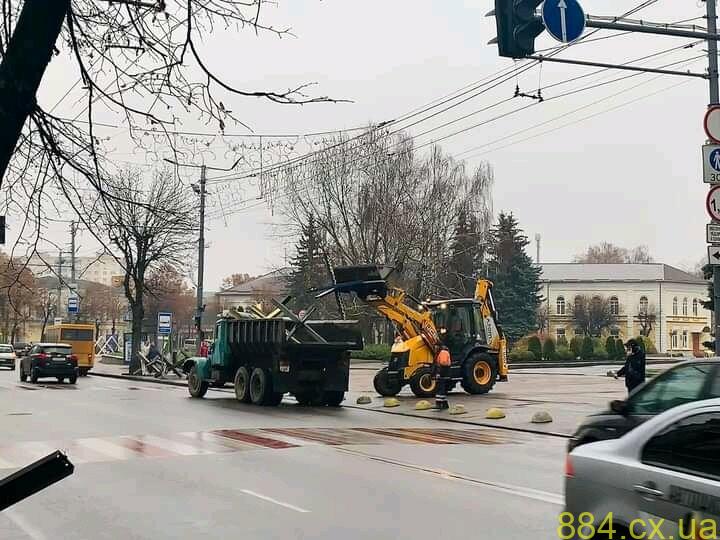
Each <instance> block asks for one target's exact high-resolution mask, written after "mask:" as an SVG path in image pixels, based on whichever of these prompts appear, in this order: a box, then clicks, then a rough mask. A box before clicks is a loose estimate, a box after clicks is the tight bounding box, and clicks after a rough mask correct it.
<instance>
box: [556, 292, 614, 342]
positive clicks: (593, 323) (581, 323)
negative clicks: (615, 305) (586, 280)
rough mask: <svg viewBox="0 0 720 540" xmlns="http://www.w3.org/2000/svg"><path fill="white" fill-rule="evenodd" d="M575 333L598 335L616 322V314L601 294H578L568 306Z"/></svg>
mask: <svg viewBox="0 0 720 540" xmlns="http://www.w3.org/2000/svg"><path fill="white" fill-rule="evenodd" d="M568 307H569V311H570V315H571V316H572V320H573V324H574V325H575V330H576V333H578V334H582V335H585V336H593V337H596V336H598V337H599V336H600V335H602V333H603V331H606V330H610V329H611V328H613V327H614V326H615V325H616V324H617V315H615V313H613V310H612V309H611V307H610V300H609V299H608V298H603V297H601V296H592V297H591V296H587V295H578V296H576V297H575V301H574V303H572V304H570V305H569V306H568Z"/></svg>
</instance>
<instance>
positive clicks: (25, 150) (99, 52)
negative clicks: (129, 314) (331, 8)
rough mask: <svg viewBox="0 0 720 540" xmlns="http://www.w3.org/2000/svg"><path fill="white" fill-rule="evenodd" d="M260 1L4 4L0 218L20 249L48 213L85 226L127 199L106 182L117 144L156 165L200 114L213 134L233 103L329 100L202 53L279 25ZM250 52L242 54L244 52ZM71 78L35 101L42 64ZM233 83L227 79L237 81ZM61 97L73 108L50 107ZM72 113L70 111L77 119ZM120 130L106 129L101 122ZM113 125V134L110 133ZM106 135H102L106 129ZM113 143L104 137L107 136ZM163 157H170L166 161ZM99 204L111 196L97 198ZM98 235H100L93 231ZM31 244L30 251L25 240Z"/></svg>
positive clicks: (228, 120)
mask: <svg viewBox="0 0 720 540" xmlns="http://www.w3.org/2000/svg"><path fill="white" fill-rule="evenodd" d="M267 3H268V0H186V1H184V2H176V1H172V2H171V1H166V0H114V1H109V2H108V1H107V0H24V1H21V0H6V1H3V2H2V4H1V5H0V15H1V16H2V24H0V123H1V124H2V126H3V129H2V130H1V131H0V187H2V188H3V191H4V194H5V195H6V197H3V200H4V201H5V202H4V203H3V205H4V206H5V207H4V208H0V211H2V213H6V214H8V215H10V216H16V217H22V219H23V220H24V222H23V223H21V224H20V225H18V224H17V223H15V230H16V231H17V233H18V235H19V236H20V244H23V245H24V246H25V248H26V253H25V255H26V256H28V257H29V256H31V255H33V254H34V253H35V251H36V247H35V246H36V245H37V242H38V240H39V239H40V238H42V235H43V229H44V225H45V219H46V217H47V216H48V214H58V213H63V214H64V215H67V213H68V211H67V208H61V207H60V208H59V205H60V203H59V201H64V203H62V204H63V205H65V206H69V207H70V208H71V210H73V211H75V212H76V213H77V216H78V218H79V220H80V221H81V222H82V223H83V224H84V225H85V228H86V229H88V230H89V231H90V232H91V233H94V232H95V228H94V227H93V226H92V225H93V224H92V223H91V222H90V220H91V219H92V218H91V217H90V216H92V215H93V212H94V211H95V207H94V206H92V205H91V206H89V207H88V206H85V205H84V203H85V202H86V201H87V198H86V197H83V196H81V195H84V194H85V193H86V192H87V191H88V189H90V190H94V191H95V192H96V193H97V194H99V196H100V199H103V201H102V203H99V202H98V201H97V200H93V201H92V204H109V205H112V204H114V202H113V199H124V198H125V194H124V193H122V192H117V191H115V190H114V189H112V186H111V185H110V184H112V180H111V179H112V177H113V176H114V175H115V173H116V172H117V169H116V166H115V165H114V163H113V162H112V161H111V160H110V159H108V156H109V154H110V153H111V152H112V151H113V149H114V147H115V146H117V145H123V146H125V147H129V148H131V149H132V148H135V149H138V150H139V151H140V152H148V153H150V154H151V157H153V161H157V160H158V159H159V158H162V157H173V158H174V159H175V160H176V161H182V160H183V159H185V158H188V154H187V152H188V148H187V145H186V144H185V143H183V138H182V137H178V131H179V130H181V129H187V128H183V124H184V123H187V121H198V122H201V123H202V124H204V125H206V126H210V129H211V130H212V131H214V132H216V133H217V136H218V138H219V139H220V140H221V142H224V141H225V139H224V138H223V133H224V132H225V129H226V127H228V126H230V125H240V126H243V127H247V126H245V124H243V122H242V120H241V119H240V118H239V116H238V115H237V114H236V113H234V112H233V109H235V107H234V106H233V105H234V103H233V101H234V100H235V99H241V98H255V99H257V98H259V99H264V100H269V101H271V102H274V103H279V104H307V103H314V102H326V101H333V100H331V99H329V98H326V97H313V96H309V95H308V94H307V87H308V85H307V84H298V85H296V86H295V87H292V88H289V89H285V90H277V91H273V90H263V89H252V88H243V87H242V86H239V85H237V84H235V83H231V82H229V80H230V78H231V77H233V76H234V75H236V72H237V69H236V64H235V63H234V62H231V63H227V64H225V65H227V72H222V70H216V69H213V68H212V67H210V65H209V63H208V59H207V58H206V53H204V48H205V46H206V43H207V42H208V40H209V37H210V36H211V34H213V33H216V34H223V33H227V34H232V33H239V32H241V31H243V30H250V31H254V32H255V33H256V34H262V33H265V34H270V35H274V36H277V37H284V36H288V35H291V34H290V31H289V29H287V28H276V27H274V26H273V25H271V24H269V23H266V22H265V19H264V16H263V13H264V9H263V8H264V6H265V5H266V4H267ZM248 54H250V53H248ZM51 61H52V62H57V63H60V64H61V65H62V67H63V69H64V70H65V71H67V72H71V73H75V74H77V77H78V79H79V80H78V83H77V84H76V85H74V86H73V87H71V88H70V89H68V91H67V93H66V94H65V95H64V96H63V98H62V99H61V100H60V102H57V103H54V104H52V103H50V104H45V103H39V102H38V101H37V100H36V93H37V90H38V88H39V86H40V84H41V83H42V80H43V76H44V74H45V70H46V68H47V66H48V64H49V62H51ZM233 78H235V77H233ZM65 99H68V101H71V102H73V103H78V104H79V105H80V107H82V108H80V107H75V108H74V109H71V110H72V111H73V114H65V115H63V114H61V113H60V112H58V111H56V109H57V107H58V105H59V104H60V103H61V102H62V101H64V100H65ZM75 113H76V114H75ZM109 117H113V118H118V119H119V120H118V123H119V125H115V126H114V125H109V126H108V125H107V124H104V122H103V121H107V118H109ZM109 128H113V129H115V131H112V132H111V133H110V135H109V134H108V131H107V129H109ZM103 130H104V131H103ZM111 138H112V141H111V140H110V139H111ZM168 154H169V156H168ZM104 199H110V201H109V202H107V203H106V202H105V201H104ZM96 238H97V240H99V241H100V242H102V241H103V240H104V239H103V238H101V237H100V236H97V237H96ZM28 246H29V247H28Z"/></svg>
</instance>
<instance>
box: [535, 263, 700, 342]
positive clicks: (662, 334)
mask: <svg viewBox="0 0 720 540" xmlns="http://www.w3.org/2000/svg"><path fill="white" fill-rule="evenodd" d="M540 266H541V268H542V276H541V280H542V286H543V290H542V293H541V294H542V295H543V296H544V297H545V299H546V301H548V327H549V328H548V331H549V333H550V335H552V336H553V337H555V338H559V337H560V336H565V337H566V338H567V339H568V340H570V339H571V338H572V336H573V335H574V325H573V317H572V306H573V305H574V302H575V298H576V297H578V296H588V297H591V298H592V297H600V298H606V299H608V300H609V303H610V309H611V311H612V312H613V314H615V315H616V317H617V324H616V325H615V326H614V327H613V328H611V329H610V330H609V332H608V333H609V334H612V335H615V336H617V337H620V338H621V339H623V340H624V339H629V338H630V337H635V336H637V335H639V334H640V330H641V323H642V322H643V321H645V322H646V323H647V322H648V321H649V322H651V323H652V328H651V329H650V334H649V337H650V338H651V339H652V340H653V342H654V343H655V346H656V347H657V349H658V351H659V352H667V353H682V354H684V355H686V356H693V355H695V356H701V355H703V354H704V352H705V348H704V347H703V342H704V341H709V340H710V339H711V338H710V328H711V324H712V320H711V313H710V312H709V311H708V310H706V309H705V308H703V307H702V305H701V303H700V301H701V300H705V299H707V296H708V282H707V281H706V280H704V279H702V278H698V277H696V276H694V275H692V274H688V273H687V272H683V271H682V270H679V269H677V268H674V267H672V266H668V265H667V264H655V263H652V264H583V263H550V264H541V265H540ZM643 313H649V314H651V317H647V316H645V317H643V315H642V314H643Z"/></svg>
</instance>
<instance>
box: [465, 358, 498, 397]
mask: <svg viewBox="0 0 720 540" xmlns="http://www.w3.org/2000/svg"><path fill="white" fill-rule="evenodd" d="M496 380H497V362H496V361H495V360H493V359H492V358H491V357H490V356H488V355H486V354H482V353H475V354H472V355H470V358H468V359H467V360H466V361H465V365H464V366H463V380H462V387H463V389H464V390H465V391H466V392H467V393H468V394H486V393H488V392H489V391H490V390H491V389H492V387H493V386H495V381H496Z"/></svg>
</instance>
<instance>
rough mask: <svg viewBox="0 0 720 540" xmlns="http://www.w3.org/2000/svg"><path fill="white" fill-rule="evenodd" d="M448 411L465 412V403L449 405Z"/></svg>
mask: <svg viewBox="0 0 720 540" xmlns="http://www.w3.org/2000/svg"><path fill="white" fill-rule="evenodd" d="M449 412H450V414H465V413H466V412H467V409H465V405H453V406H451V407H450V411H449ZM503 416H504V415H503Z"/></svg>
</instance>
